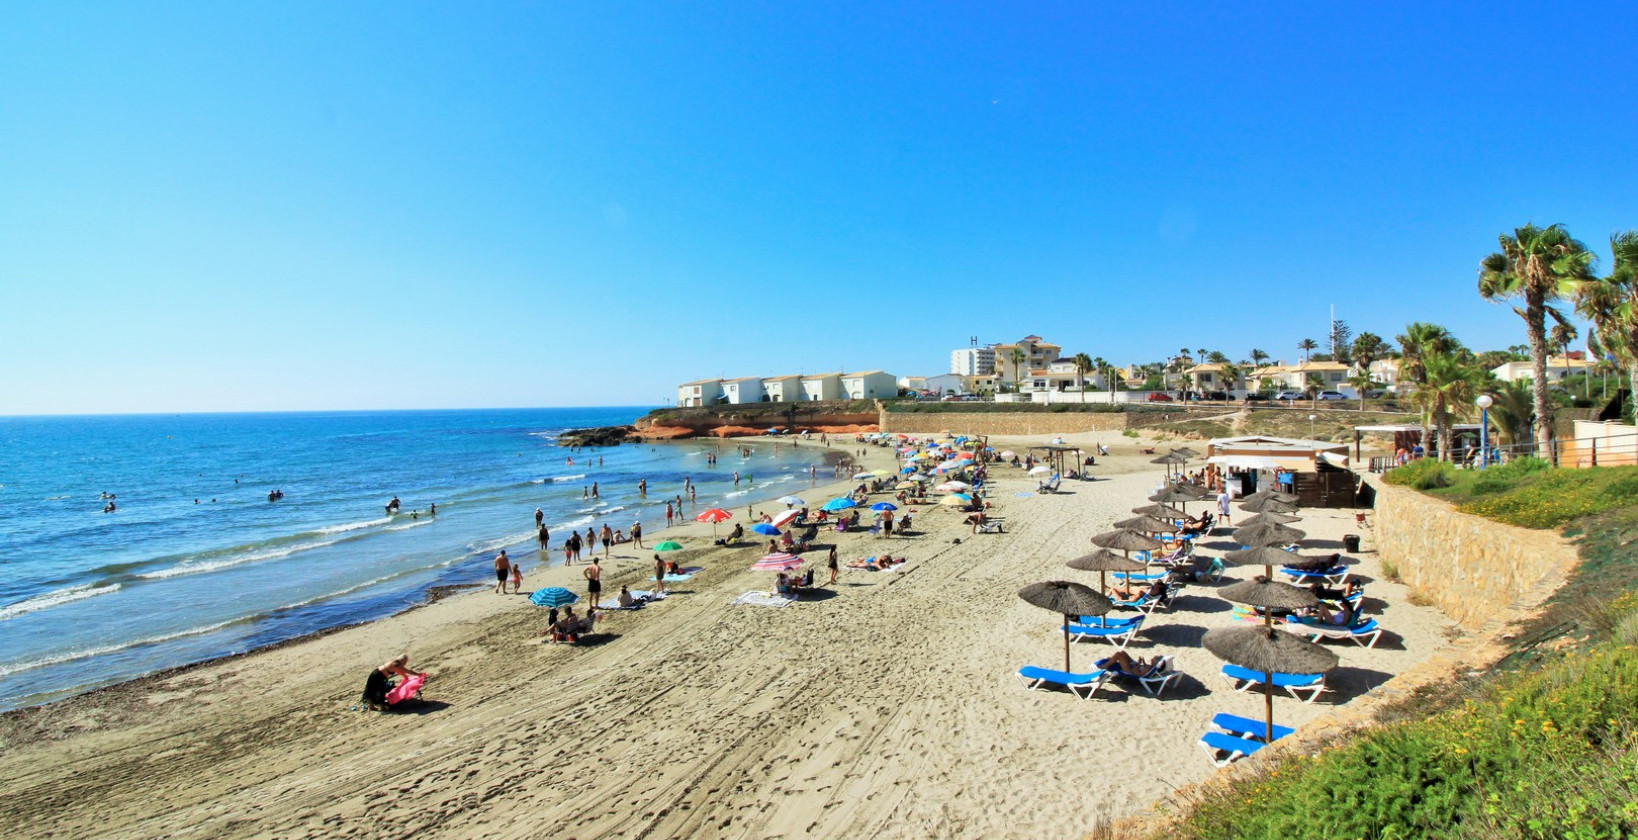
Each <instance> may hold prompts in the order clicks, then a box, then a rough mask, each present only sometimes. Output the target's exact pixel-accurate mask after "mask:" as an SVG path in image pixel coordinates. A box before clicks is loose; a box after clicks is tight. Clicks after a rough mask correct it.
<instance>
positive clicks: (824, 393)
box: [802, 373, 842, 400]
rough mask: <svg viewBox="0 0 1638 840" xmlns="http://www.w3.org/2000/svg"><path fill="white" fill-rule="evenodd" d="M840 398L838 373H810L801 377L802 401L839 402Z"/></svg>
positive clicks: (840, 380)
mask: <svg viewBox="0 0 1638 840" xmlns="http://www.w3.org/2000/svg"><path fill="white" fill-rule="evenodd" d="M841 398H842V375H841V374H840V373H810V374H807V375H806V376H803V377H802V399H804V400H839V399H841Z"/></svg>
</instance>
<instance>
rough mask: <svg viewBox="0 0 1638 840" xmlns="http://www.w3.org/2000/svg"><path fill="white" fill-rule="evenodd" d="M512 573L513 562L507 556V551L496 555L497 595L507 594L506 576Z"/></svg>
mask: <svg viewBox="0 0 1638 840" xmlns="http://www.w3.org/2000/svg"><path fill="white" fill-rule="evenodd" d="M511 573H512V561H511V560H510V559H508V558H507V556H506V549H504V548H503V549H501V553H499V554H497V555H495V594H496V595H505V594H506V576H507V575H510V574H511Z"/></svg>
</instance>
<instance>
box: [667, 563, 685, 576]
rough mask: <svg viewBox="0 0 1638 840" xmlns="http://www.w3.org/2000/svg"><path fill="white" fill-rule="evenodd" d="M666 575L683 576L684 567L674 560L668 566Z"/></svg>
mask: <svg viewBox="0 0 1638 840" xmlns="http://www.w3.org/2000/svg"><path fill="white" fill-rule="evenodd" d="M665 573H666V574H668V575H682V574H683V567H681V566H679V565H677V561H675V560H673V561H671V562H670V563H667V564H666V567H665Z"/></svg>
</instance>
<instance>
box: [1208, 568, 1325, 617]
mask: <svg viewBox="0 0 1638 840" xmlns="http://www.w3.org/2000/svg"><path fill="white" fill-rule="evenodd" d="M1217 594H1219V595H1221V596H1223V597H1224V598H1226V599H1228V600H1230V601H1233V602H1234V603H1236V604H1248V605H1250V606H1253V607H1261V608H1262V610H1263V625H1264V626H1269V627H1271V626H1273V622H1274V619H1273V614H1274V612H1273V611H1274V610H1287V611H1290V610H1301V609H1312V608H1314V607H1317V606H1319V598H1318V597H1316V596H1315V595H1314V593H1312V592H1309V591H1308V590H1306V589H1303V588H1301V587H1298V586H1292V585H1291V584H1289V583H1282V582H1280V581H1277V580H1269V579H1268V578H1266V577H1263V576H1261V575H1258V576H1257V577H1255V578H1252V579H1251V580H1243V581H1240V582H1239V583H1235V584H1230V585H1228V586H1225V587H1223V588H1222V589H1219V590H1218V591H1217Z"/></svg>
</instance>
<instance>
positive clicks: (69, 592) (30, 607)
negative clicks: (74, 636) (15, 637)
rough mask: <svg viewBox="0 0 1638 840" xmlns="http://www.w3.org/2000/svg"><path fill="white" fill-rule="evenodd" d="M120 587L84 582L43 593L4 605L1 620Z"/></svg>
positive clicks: (113, 584) (102, 593)
mask: <svg viewBox="0 0 1638 840" xmlns="http://www.w3.org/2000/svg"><path fill="white" fill-rule="evenodd" d="M119 587H120V585H119V584H117V583H111V584H108V585H107V586H98V585H96V584H94V583H82V584H80V585H78V586H70V587H68V588H67V589H58V590H55V591H53V592H47V593H45V594H43V595H36V596H34V597H32V598H27V599H24V600H22V601H18V602H17V603H15V604H7V605H6V606H4V607H0V620H4V619H7V618H14V617H16V616H19V615H23V614H24V613H31V612H37V611H39V610H43V609H48V608H50V607H56V606H61V605H63V604H70V603H73V602H75V601H80V600H84V599H86V598H92V597H95V596H97V595H106V594H108V593H109V592H117V591H119Z"/></svg>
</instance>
